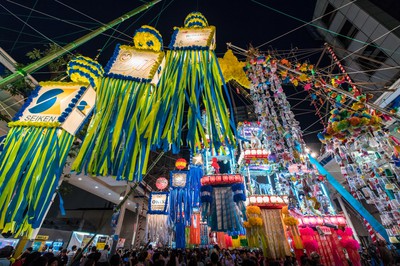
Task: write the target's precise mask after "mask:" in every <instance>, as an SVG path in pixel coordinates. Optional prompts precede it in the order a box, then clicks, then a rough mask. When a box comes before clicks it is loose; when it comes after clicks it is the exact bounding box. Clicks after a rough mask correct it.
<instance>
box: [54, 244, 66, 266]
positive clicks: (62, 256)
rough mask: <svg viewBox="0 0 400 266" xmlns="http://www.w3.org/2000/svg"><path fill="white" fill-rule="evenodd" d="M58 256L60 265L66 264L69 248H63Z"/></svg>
mask: <svg viewBox="0 0 400 266" xmlns="http://www.w3.org/2000/svg"><path fill="white" fill-rule="evenodd" d="M57 258H58V259H59V261H60V266H66V265H67V263H68V256H67V249H66V248H64V249H62V250H61V253H60V255H58V256H57Z"/></svg>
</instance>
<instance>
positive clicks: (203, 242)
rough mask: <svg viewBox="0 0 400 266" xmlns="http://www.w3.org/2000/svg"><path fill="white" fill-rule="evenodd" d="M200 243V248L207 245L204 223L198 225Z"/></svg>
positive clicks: (206, 230)
mask: <svg viewBox="0 0 400 266" xmlns="http://www.w3.org/2000/svg"><path fill="white" fill-rule="evenodd" d="M200 243H201V245H202V246H205V245H208V225H207V224H206V223H201V224H200Z"/></svg>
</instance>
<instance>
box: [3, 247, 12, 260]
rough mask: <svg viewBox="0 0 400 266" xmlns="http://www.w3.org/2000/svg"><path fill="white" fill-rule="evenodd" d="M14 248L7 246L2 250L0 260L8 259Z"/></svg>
mask: <svg viewBox="0 0 400 266" xmlns="http://www.w3.org/2000/svg"><path fill="white" fill-rule="evenodd" d="M13 251H14V247H13V246H5V247H3V248H1V249H0V258H8V257H10V256H11V255H12V254H13Z"/></svg>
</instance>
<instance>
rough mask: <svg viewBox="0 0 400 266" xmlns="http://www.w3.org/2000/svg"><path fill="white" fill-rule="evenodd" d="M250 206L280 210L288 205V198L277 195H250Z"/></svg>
mask: <svg viewBox="0 0 400 266" xmlns="http://www.w3.org/2000/svg"><path fill="white" fill-rule="evenodd" d="M249 202H250V204H251V205H254V206H258V207H270V208H272V209H275V208H277V209H281V208H282V207H283V206H287V204H288V203H289V198H288V196H278V195H251V196H249Z"/></svg>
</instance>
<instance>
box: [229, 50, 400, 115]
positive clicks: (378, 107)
mask: <svg viewBox="0 0 400 266" xmlns="http://www.w3.org/2000/svg"><path fill="white" fill-rule="evenodd" d="M227 46H228V47H233V48H235V49H237V50H239V51H241V52H245V53H248V51H247V50H245V49H242V48H240V47H237V46H235V45H233V44H231V43H227ZM277 65H278V66H279V67H280V68H283V69H285V70H287V71H290V72H292V73H295V74H297V75H302V74H303V73H301V72H299V71H296V70H294V69H291V68H290V67H287V66H284V65H281V64H279V63H277ZM325 86H326V87H328V88H330V89H331V90H333V91H336V92H338V93H340V94H344V95H346V96H347V97H349V98H351V99H353V100H355V101H357V98H356V97H355V96H354V95H353V94H352V93H350V92H348V91H345V90H342V89H339V88H335V87H333V86H331V85H329V84H326V85H325ZM365 105H367V106H369V107H370V108H372V109H375V110H377V111H379V112H381V113H383V114H385V115H388V116H390V117H392V118H395V119H397V120H400V116H399V115H398V114H392V113H391V112H390V111H388V110H385V109H383V108H381V107H380V106H379V105H376V104H373V103H369V102H366V103H365Z"/></svg>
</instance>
